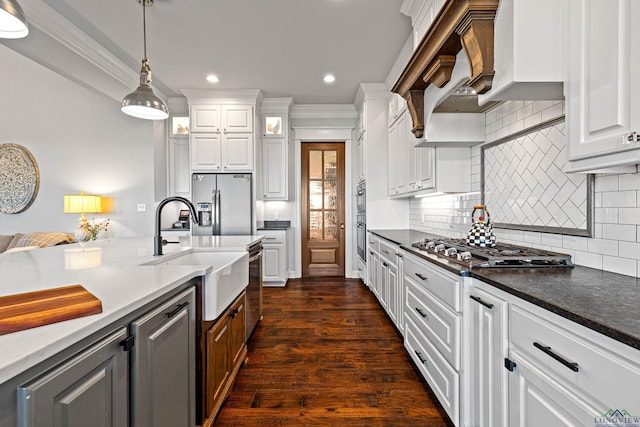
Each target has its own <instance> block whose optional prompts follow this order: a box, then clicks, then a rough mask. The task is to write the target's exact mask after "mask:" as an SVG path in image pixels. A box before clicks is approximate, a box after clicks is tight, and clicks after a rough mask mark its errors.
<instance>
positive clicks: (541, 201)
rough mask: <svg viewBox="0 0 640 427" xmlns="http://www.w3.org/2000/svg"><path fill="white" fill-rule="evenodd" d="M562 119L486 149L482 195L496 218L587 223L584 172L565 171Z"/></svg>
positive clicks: (583, 226)
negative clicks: (571, 172) (569, 172)
mask: <svg viewBox="0 0 640 427" xmlns="http://www.w3.org/2000/svg"><path fill="white" fill-rule="evenodd" d="M565 141H566V135H565V124H564V123H561V124H557V125H555V126H551V127H548V128H546V129H542V130H539V131H537V132H533V133H530V134H527V135H524V136H522V137H520V138H517V139H514V140H511V141H508V142H505V143H502V144H499V145H496V146H493V147H490V148H487V149H485V150H484V196H485V204H486V205H487V207H488V208H490V212H491V214H492V218H493V221H494V222H499V223H503V224H514V225H531V226H540V227H562V228H572V229H580V230H586V228H587V175H585V174H565V173H563V172H562V168H563V167H564V163H565V158H566V153H565V151H566V150H565V146H566V144H565Z"/></svg>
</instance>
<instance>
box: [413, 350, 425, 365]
mask: <svg viewBox="0 0 640 427" xmlns="http://www.w3.org/2000/svg"><path fill="white" fill-rule="evenodd" d="M413 352H414V353H415V354H416V356H418V359H420V361H421V362H422V364H423V365H424V364H425V363H427V359H423V358H422V353H420V352H419V351H418V350H413Z"/></svg>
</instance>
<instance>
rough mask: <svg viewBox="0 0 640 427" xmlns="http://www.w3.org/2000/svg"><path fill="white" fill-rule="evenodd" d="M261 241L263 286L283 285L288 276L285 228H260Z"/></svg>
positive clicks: (286, 233) (286, 234)
mask: <svg viewBox="0 0 640 427" xmlns="http://www.w3.org/2000/svg"><path fill="white" fill-rule="evenodd" d="M259 233H260V234H261V235H263V236H264V240H263V241H262V281H263V282H264V286H284V285H285V284H286V283H287V280H288V278H289V271H288V268H287V264H288V263H287V259H288V257H289V255H288V251H287V247H288V245H287V240H288V232H287V230H260V231H259Z"/></svg>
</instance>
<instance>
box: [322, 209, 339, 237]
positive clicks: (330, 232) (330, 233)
mask: <svg viewBox="0 0 640 427" xmlns="http://www.w3.org/2000/svg"><path fill="white" fill-rule="evenodd" d="M324 224H325V226H324V238H325V239H326V240H336V239H337V238H338V221H337V216H336V211H324Z"/></svg>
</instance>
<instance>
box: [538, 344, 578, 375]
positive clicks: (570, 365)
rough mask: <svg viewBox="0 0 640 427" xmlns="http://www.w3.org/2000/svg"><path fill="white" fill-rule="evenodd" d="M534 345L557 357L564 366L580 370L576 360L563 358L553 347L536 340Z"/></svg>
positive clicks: (575, 370) (574, 370) (576, 370)
mask: <svg viewBox="0 0 640 427" xmlns="http://www.w3.org/2000/svg"><path fill="white" fill-rule="evenodd" d="M533 346H534V347H535V348H537V349H538V350H541V351H542V352H543V353H544V354H546V355H548V356H551V357H553V358H554V359H556V360H557V361H558V362H560V363H562V364H563V365H564V366H566V367H567V368H569V369H571V370H572V371H573V372H578V370H579V369H578V364H577V363H575V362H569V361H568V360H567V359H565V358H563V357H562V356H559V355H557V354H556V353H554V352H553V351H551V347H546V346H544V345H542V344H540V343H537V342H534V343H533Z"/></svg>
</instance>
